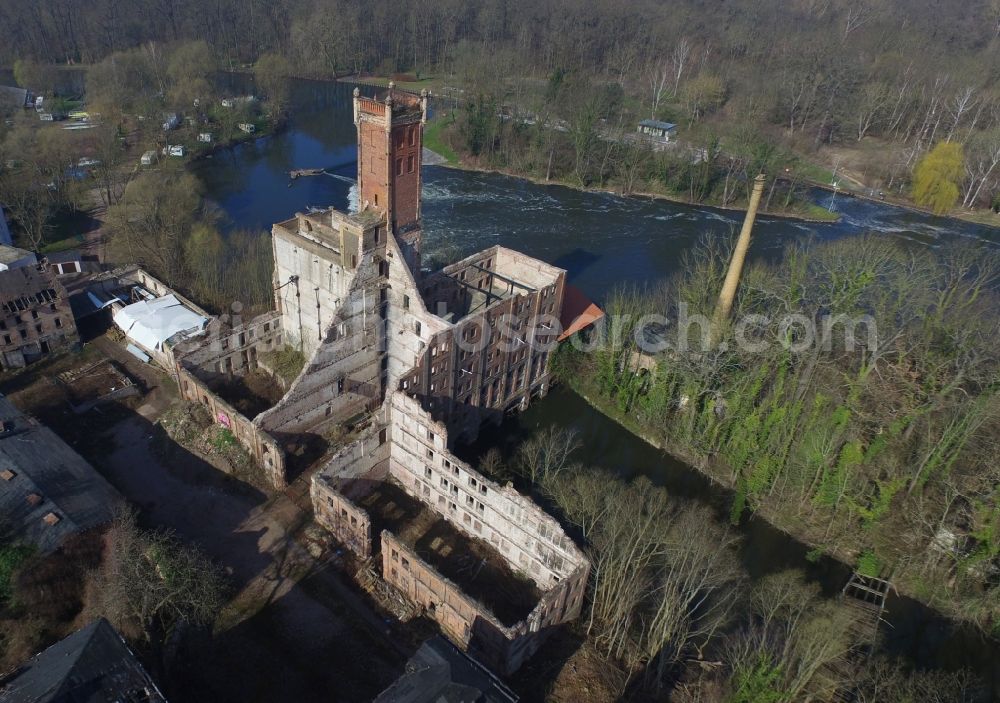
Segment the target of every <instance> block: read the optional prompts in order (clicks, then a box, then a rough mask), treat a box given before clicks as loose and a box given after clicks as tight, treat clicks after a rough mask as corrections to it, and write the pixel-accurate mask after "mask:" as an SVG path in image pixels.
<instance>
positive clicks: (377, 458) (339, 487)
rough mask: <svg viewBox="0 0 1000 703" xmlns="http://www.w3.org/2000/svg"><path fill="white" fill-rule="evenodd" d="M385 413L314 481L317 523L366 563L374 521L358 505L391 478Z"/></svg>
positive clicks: (341, 449) (346, 447)
mask: <svg viewBox="0 0 1000 703" xmlns="http://www.w3.org/2000/svg"><path fill="white" fill-rule="evenodd" d="M384 419H385V418H384V413H380V414H379V415H376V416H375V418H373V422H372V424H371V426H370V427H368V428H367V429H366V430H365V431H364V432H363V434H362V435H361V437H359V438H358V439H356V440H354V441H352V442H350V443H348V444H346V445H345V446H343V447H341V448H340V450H339V451H338V452H337V453H336V454H334V455H333V457H331V458H330V460H329V461H328V462H327V463H326V465H325V466H324V467H323V468H322V469H321V470H320V471H318V472H317V473H316V474H315V475H314V476H313V479H312V484H311V487H310V493H311V496H312V504H313V510H314V512H315V514H316V521H317V522H319V524H320V525H322V526H323V527H325V528H326V529H327V530H329V531H330V532H331V533H333V536H334V537H335V538H336V539H337V541H339V542H341V543H342V544H343V545H344V546H346V547H347V548H349V549H350V550H351V551H352V552H354V553H355V554H357V555H358V556H360V557H361V558H363V559H367V558H368V557H370V556H371V555H372V534H371V519H370V518H369V516H368V513H367V512H366V511H365V510H364V509H363V508H361V507H360V506H358V505H357V504H356V503H355V502H354V501H356V500H358V499H360V498H362V497H363V496H365V495H367V494H368V492H369V491H370V490H371V489H372V488H373V487H374V486H375V485H376V484H378V483H379V482H381V481H385V480H386V479H387V478H388V477H389V443H388V441H387V435H386V432H385V431H384V430H385V423H384Z"/></svg>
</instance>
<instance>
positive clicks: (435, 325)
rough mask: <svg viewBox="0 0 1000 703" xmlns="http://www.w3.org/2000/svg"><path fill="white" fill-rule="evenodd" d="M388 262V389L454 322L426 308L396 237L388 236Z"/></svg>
mask: <svg viewBox="0 0 1000 703" xmlns="http://www.w3.org/2000/svg"><path fill="white" fill-rule="evenodd" d="M386 261H387V262H388V265H389V271H388V289H387V290H388V314H387V322H386V334H385V339H386V347H387V348H386V354H387V357H388V358H387V368H386V371H387V378H386V388H396V387H397V386H398V385H399V381H400V379H401V378H402V377H403V376H404V375H405V374H406V373H408V372H409V371H411V370H412V369H413V368H414V367H415V366H416V365H417V364H418V363H419V360H420V357H421V355H422V354H423V352H424V349H426V347H427V343H428V341H429V340H431V339H432V338H433V337H434V336H435V335H437V334H440V333H441V332H444V331H446V330H448V329H449V328H450V327H451V325H450V324H449V323H448V322H446V321H445V320H443V319H441V318H440V317H438V316H436V315H434V314H433V311H431V310H428V309H427V307H426V305H425V304H424V300H423V296H422V295H421V293H420V289H419V288H418V286H417V283H416V280H415V279H414V275H413V273H412V272H411V270H410V267H409V265H408V264H407V262H406V260H405V257H404V256H403V252H402V251H401V249H400V247H399V245H398V242H397V240H396V238H395V237H391V236H390V237H389V241H388V244H387V246H386Z"/></svg>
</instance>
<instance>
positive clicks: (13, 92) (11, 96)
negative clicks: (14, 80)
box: [0, 85, 28, 107]
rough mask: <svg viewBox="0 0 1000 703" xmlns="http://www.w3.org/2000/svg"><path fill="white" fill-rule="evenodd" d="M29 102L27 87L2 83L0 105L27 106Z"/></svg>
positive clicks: (0, 86)
mask: <svg viewBox="0 0 1000 703" xmlns="http://www.w3.org/2000/svg"><path fill="white" fill-rule="evenodd" d="M27 104H28V90H27V88H17V87H15V86H12V85H0V105H2V106H6V107H25V106H26V105H27Z"/></svg>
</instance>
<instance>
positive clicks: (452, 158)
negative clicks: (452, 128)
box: [424, 115, 458, 164]
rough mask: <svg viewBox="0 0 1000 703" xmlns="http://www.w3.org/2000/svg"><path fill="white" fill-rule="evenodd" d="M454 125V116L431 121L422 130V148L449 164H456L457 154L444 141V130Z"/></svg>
mask: <svg viewBox="0 0 1000 703" xmlns="http://www.w3.org/2000/svg"><path fill="white" fill-rule="evenodd" d="M454 123H455V117H454V115H449V116H448V117H438V118H434V119H431V120H430V121H429V122H428V123H427V127H426V128H424V146H425V147H427V148H428V149H430V150H431V151H433V152H434V153H435V154H438V155H440V156H442V157H444V159H445V160H447V162H448V163H449V164H457V163H458V154H456V153H455V150H454V149H452V148H451V147H450V146H449V145H448V144H447V142H445V140H444V130H445V128H447V127H448V126H449V125H452V124H454Z"/></svg>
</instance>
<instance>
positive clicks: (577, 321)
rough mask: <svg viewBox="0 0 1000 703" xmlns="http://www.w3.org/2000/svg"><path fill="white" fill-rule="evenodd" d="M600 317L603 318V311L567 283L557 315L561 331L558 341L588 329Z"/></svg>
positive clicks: (581, 292) (580, 291)
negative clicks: (560, 308)
mask: <svg viewBox="0 0 1000 703" xmlns="http://www.w3.org/2000/svg"><path fill="white" fill-rule="evenodd" d="M602 317H604V311H603V310H601V309H600V308H599V307H597V305H595V304H594V303H593V301H591V300H590V298H588V297H587V296H586V295H584V293H583V291H582V290H580V289H579V288H577V287H576V286H571V285H569V284H568V283H567V284H566V288H565V290H564V291H563V304H562V311H561V312H560V313H559V323H560V324H561V325H562V329H563V333H562V334H561V335H559V341H560V342H561V341H563V340H564V339H566V338H568V337H572V336H573V335H574V334H576V333H577V332H579V331H580V330H582V329H584V328H586V327H590V326H591V325H592V324H594V323H595V322H597V321H598V320H600V319H601V318H602Z"/></svg>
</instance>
